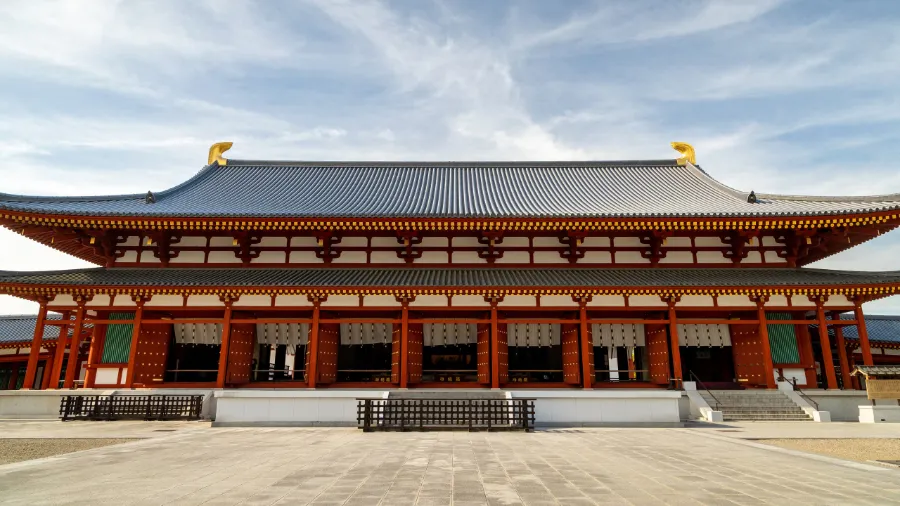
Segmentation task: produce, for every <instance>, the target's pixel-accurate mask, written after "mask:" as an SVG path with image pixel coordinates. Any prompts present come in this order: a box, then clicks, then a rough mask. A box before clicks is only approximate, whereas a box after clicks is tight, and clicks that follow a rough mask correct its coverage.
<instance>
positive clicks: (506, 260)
mask: <svg viewBox="0 0 900 506" xmlns="http://www.w3.org/2000/svg"><path fill="white" fill-rule="evenodd" d="M530 261H531V255H529V254H528V252H527V251H504V252H503V256H502V257H500V258H498V259H497V260H496V261H495V263H498V264H527V263H528V262H530Z"/></svg>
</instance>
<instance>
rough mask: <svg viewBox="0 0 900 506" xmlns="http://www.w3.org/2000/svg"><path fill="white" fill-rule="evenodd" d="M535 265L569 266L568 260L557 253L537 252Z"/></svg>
mask: <svg viewBox="0 0 900 506" xmlns="http://www.w3.org/2000/svg"><path fill="white" fill-rule="evenodd" d="M534 263H536V264H567V263H569V261H568V260H566V259H565V258H563V257H561V256H559V252H557V251H535V252H534Z"/></svg>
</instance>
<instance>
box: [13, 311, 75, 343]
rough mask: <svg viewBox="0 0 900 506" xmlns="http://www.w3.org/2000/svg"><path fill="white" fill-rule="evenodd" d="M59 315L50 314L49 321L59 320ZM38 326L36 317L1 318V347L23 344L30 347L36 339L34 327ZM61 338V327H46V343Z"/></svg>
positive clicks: (14, 316)
mask: <svg viewBox="0 0 900 506" xmlns="http://www.w3.org/2000/svg"><path fill="white" fill-rule="evenodd" d="M61 318H62V317H61V316H60V315H58V314H48V315H47V319H48V320H59V319H61ZM36 325H37V316H36V315H9V316H0V345H4V344H12V343H23V344H27V345H30V344H31V341H32V339H34V327H35V326H36ZM57 338H59V327H58V326H53V325H45V326H44V337H43V340H44V341H55V340H56V339H57Z"/></svg>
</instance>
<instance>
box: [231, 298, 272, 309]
mask: <svg viewBox="0 0 900 506" xmlns="http://www.w3.org/2000/svg"><path fill="white" fill-rule="evenodd" d="M271 305H272V298H271V297H269V296H268V295H241V298H240V299H238V300H237V301H235V303H234V307H248V306H257V307H259V306H263V307H269V306H271Z"/></svg>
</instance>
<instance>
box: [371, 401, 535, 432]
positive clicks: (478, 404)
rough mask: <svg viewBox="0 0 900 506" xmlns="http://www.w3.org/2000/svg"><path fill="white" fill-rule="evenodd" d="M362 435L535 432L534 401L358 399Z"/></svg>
mask: <svg viewBox="0 0 900 506" xmlns="http://www.w3.org/2000/svg"><path fill="white" fill-rule="evenodd" d="M357 424H358V427H359V428H360V429H362V430H363V431H365V432H373V431H387V430H399V431H414V430H416V431H420V430H440V429H460V430H470V431H474V430H488V431H496V430H523V431H526V432H532V431H534V399H357Z"/></svg>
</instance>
